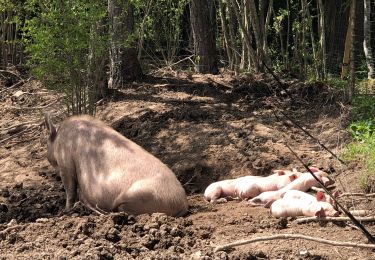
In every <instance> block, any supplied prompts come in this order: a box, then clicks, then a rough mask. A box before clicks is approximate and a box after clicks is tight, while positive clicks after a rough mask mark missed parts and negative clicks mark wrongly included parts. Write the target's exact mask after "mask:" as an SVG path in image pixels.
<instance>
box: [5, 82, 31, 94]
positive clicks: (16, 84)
mask: <svg viewBox="0 0 375 260" xmlns="http://www.w3.org/2000/svg"><path fill="white" fill-rule="evenodd" d="M24 83H26V81H24V80H20V81H18V82H17V83H15V84H13V85H12V86H10V87H8V88H5V89H3V90H2V91H0V94H2V93H3V92H6V91H8V90H10V89H12V88H15V87H18V86H19V85H22V84H24Z"/></svg>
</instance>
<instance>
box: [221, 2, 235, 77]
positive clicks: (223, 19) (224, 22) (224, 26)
mask: <svg viewBox="0 0 375 260" xmlns="http://www.w3.org/2000/svg"><path fill="white" fill-rule="evenodd" d="M219 13H220V21H221V27H222V30H223V35H224V44H225V50H226V53H227V57H228V62H229V69H231V70H233V68H234V63H233V52H232V43H231V42H230V37H229V26H228V22H227V15H226V12H225V6H224V3H223V0H219Z"/></svg>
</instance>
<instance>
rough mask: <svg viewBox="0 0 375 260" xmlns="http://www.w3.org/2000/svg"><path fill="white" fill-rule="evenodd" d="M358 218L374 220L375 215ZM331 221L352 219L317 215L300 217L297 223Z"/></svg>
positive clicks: (359, 219) (360, 219)
mask: <svg viewBox="0 0 375 260" xmlns="http://www.w3.org/2000/svg"><path fill="white" fill-rule="evenodd" d="M356 219H357V220H358V221H360V222H373V221H375V217H356ZM315 221H317V222H320V221H324V222H330V221H351V219H350V218H348V217H325V218H317V217H308V218H299V219H296V221H295V222H296V223H298V224H301V223H308V222H315Z"/></svg>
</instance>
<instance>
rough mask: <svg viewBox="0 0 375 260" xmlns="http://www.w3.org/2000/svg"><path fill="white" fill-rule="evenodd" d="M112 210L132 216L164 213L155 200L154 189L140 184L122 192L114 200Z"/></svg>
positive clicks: (158, 202)
mask: <svg viewBox="0 0 375 260" xmlns="http://www.w3.org/2000/svg"><path fill="white" fill-rule="evenodd" d="M114 208H115V210H116V211H120V212H121V211H124V212H126V213H128V214H133V215H139V214H144V213H154V212H164V211H163V210H162V209H161V205H160V201H157V199H156V196H155V191H154V189H153V188H152V187H149V185H147V184H146V183H142V182H136V183H134V184H133V185H132V186H131V188H130V189H128V190H127V191H125V192H122V193H121V194H120V195H119V196H118V197H117V198H116V200H115V202H114ZM165 213H166V212H165Z"/></svg>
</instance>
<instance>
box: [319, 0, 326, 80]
mask: <svg viewBox="0 0 375 260" xmlns="http://www.w3.org/2000/svg"><path fill="white" fill-rule="evenodd" d="M318 7H319V13H320V16H319V28H320V40H319V42H320V48H321V50H320V51H321V56H320V58H321V59H322V79H323V80H325V79H326V74H327V72H326V60H327V55H326V53H327V52H326V30H325V28H326V25H325V13H324V10H325V9H324V5H323V1H322V0H318Z"/></svg>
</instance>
